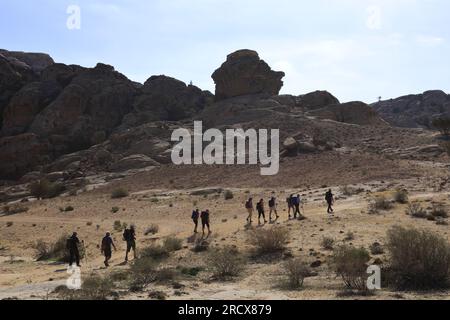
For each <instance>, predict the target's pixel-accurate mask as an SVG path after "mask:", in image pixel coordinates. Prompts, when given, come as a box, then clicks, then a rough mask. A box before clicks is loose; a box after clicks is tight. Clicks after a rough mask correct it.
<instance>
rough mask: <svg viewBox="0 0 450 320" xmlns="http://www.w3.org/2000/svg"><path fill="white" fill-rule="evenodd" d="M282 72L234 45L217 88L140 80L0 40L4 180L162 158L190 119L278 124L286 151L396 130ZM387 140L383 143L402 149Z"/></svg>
mask: <svg viewBox="0 0 450 320" xmlns="http://www.w3.org/2000/svg"><path fill="white" fill-rule="evenodd" d="M283 77H284V73H283V72H276V71H272V70H271V68H270V66H269V65H268V64H267V63H266V62H264V61H263V60H261V59H260V58H259V56H258V54H257V53H256V52H255V51H251V50H240V51H237V52H235V53H232V54H230V55H229V56H228V57H227V60H226V62H225V63H224V64H223V65H222V66H221V67H220V68H219V69H217V70H216V71H215V72H214V74H213V75H212V78H213V79H214V81H215V83H216V94H215V95H213V94H211V93H210V92H208V91H203V90H201V89H199V88H197V87H195V86H192V85H186V84H185V83H183V82H181V81H179V80H176V79H173V78H170V77H167V76H164V75H160V76H152V77H150V78H149V79H148V80H147V81H146V82H145V83H144V84H138V83H135V82H133V81H130V80H129V79H128V78H127V77H125V76H124V75H123V74H121V73H119V72H117V71H116V70H114V68H113V67H112V66H108V65H105V64H101V63H99V64H97V66H95V67H94V68H85V67H81V66H76V65H65V64H60V63H54V62H53V60H52V59H51V58H50V57H49V56H47V55H43V54H34V53H31V54H27V53H14V52H8V51H5V50H2V51H0V114H1V118H0V180H7V179H20V178H22V181H32V180H33V179H36V178H39V177H42V176H43V175H44V176H50V177H51V178H52V179H54V178H55V177H57V179H66V180H67V179H68V180H73V179H79V178H82V177H86V176H92V175H95V174H98V173H100V172H106V173H109V174H112V175H117V173H120V172H122V173H123V172H128V171H129V170H142V169H145V168H149V167H157V166H164V165H166V164H169V163H170V152H171V148H172V143H171V141H170V136H171V133H172V130H173V129H176V128H179V127H180V126H182V127H188V128H189V127H190V126H192V125H193V120H195V119H197V120H203V121H204V123H205V125H206V127H219V128H222V127H243V128H279V129H280V130H281V135H282V139H283V140H286V141H285V145H284V148H285V149H284V150H283V155H292V154H297V151H299V152H323V151H325V150H330V149H333V148H339V147H346V146H355V145H357V143H358V142H359V143H360V142H361V141H360V140H358V139H362V138H363V137H365V138H367V139H369V138H370V134H369V133H370V132H371V131H372V130H378V131H380V130H388V131H389V130H393V129H389V126H388V125H387V124H386V122H385V121H383V120H382V119H381V118H380V117H379V116H378V114H377V113H376V112H374V110H373V109H372V108H370V107H369V106H368V105H366V104H364V103H362V102H350V103H343V104H341V103H340V102H339V101H338V99H336V98H335V97H334V96H333V95H332V94H330V93H328V92H326V91H316V92H312V93H308V94H304V95H300V96H293V95H279V91H280V89H281V87H282V85H283V82H282V78H283ZM427 101H428V100H427ZM365 127H368V128H371V129H370V130H369V129H366V128H365ZM349 128H351V129H349ZM351 131H353V133H352V134H349V132H351ZM394 131H395V130H394ZM394 131H392V132H391V131H390V132H391V134H392V135H395V134H396V133H393V132H394ZM398 140H400V139H398ZM392 141H393V140H392ZM392 141H391V142H392ZM391 142H389V143H385V145H383V147H385V149H387V148H391V149H398V147H399V145H398V144H397V142H392V143H391ZM407 144H408V143H407ZM293 146H294V147H293ZM409 146H410V147H414V143H409ZM383 147H382V148H381V149H383ZM293 148H294V149H296V150H295V152H292V150H293ZM297 149H298V150H297Z"/></svg>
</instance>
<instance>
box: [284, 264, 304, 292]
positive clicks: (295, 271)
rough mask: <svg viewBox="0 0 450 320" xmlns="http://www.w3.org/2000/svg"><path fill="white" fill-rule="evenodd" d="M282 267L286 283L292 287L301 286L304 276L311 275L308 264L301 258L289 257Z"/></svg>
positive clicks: (297, 287)
mask: <svg viewBox="0 0 450 320" xmlns="http://www.w3.org/2000/svg"><path fill="white" fill-rule="evenodd" d="M283 269H284V273H285V275H286V277H287V280H288V285H289V287H290V288H292V289H299V288H302V287H303V282H304V280H305V278H307V277H309V276H310V275H311V270H310V268H309V266H308V265H307V264H306V263H305V262H304V261H303V260H302V259H291V260H289V261H287V262H285V263H284V266H283Z"/></svg>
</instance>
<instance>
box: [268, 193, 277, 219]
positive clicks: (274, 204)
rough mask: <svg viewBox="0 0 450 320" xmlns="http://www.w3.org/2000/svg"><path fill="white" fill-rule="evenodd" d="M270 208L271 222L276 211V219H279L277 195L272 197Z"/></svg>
mask: <svg viewBox="0 0 450 320" xmlns="http://www.w3.org/2000/svg"><path fill="white" fill-rule="evenodd" d="M269 209H270V211H269V220H270V222H272V212H273V213H275V215H276V218H275V220H278V218H279V216H278V211H277V200H276V198H275V197H272V198H271V199H270V200H269Z"/></svg>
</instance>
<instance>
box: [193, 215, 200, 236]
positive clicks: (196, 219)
mask: <svg viewBox="0 0 450 320" xmlns="http://www.w3.org/2000/svg"><path fill="white" fill-rule="evenodd" d="M191 218H192V221H193V222H194V226H195V227H194V233H198V231H197V229H198V219H199V218H200V210H198V209H196V210H194V211H192V216H191Z"/></svg>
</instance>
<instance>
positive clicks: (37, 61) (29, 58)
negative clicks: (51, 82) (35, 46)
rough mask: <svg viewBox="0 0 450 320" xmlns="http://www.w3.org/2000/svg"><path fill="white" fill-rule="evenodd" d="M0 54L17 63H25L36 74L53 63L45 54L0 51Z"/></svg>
mask: <svg viewBox="0 0 450 320" xmlns="http://www.w3.org/2000/svg"><path fill="white" fill-rule="evenodd" d="M0 54H2V55H4V56H5V57H7V58H10V59H17V60H18V61H21V62H23V63H25V64H26V65H27V66H29V67H30V68H31V70H33V71H34V72H37V73H39V72H41V71H42V70H44V69H45V68H47V67H48V66H51V65H52V64H54V63H55V62H54V61H53V59H52V57H50V56H49V55H48V54H45V53H32V52H20V51H8V50H3V49H0Z"/></svg>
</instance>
